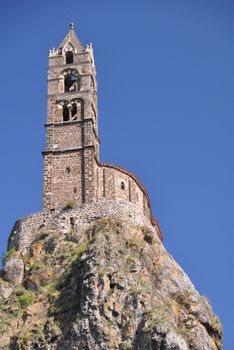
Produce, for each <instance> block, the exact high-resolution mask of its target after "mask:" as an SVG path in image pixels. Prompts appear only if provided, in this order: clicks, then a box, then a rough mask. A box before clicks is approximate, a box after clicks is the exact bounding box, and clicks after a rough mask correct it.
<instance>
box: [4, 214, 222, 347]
mask: <svg viewBox="0 0 234 350" xmlns="http://www.w3.org/2000/svg"><path fill="white" fill-rule="evenodd" d="M221 340H222V328H221V325H220V323H219V321H218V318H217V317H216V316H215V315H214V314H213V312H212V310H211V307H210V306H209V304H208V302H207V299H206V298H205V297H202V296H200V295H199V294H198V292H197V291H196V290H195V288H194V286H193V285H192V283H191V282H190V280H189V279H188V277H187V275H186V274H185V273H184V272H183V270H182V269H181V268H180V267H179V266H178V264H177V263H176V262H175V261H174V259H173V258H172V257H171V256H170V255H169V254H168V253H167V252H166V250H165V248H164V247H163V245H162V243H161V242H160V241H159V239H158V238H157V237H156V235H155V232H154V231H150V229H149V228H145V227H137V226H134V225H132V224H130V223H128V222H124V221H121V220H116V219H113V218H106V219H101V220H98V221H96V222H95V223H94V224H91V225H89V226H88V227H86V228H84V229H83V230H80V231H79V232H70V233H69V234H66V235H61V233H60V232H56V231H46V230H44V231H41V232H40V237H39V239H38V240H37V241H35V242H34V243H33V245H32V249H31V251H30V252H29V253H28V254H27V255H22V254H20V253H19V252H16V251H14V249H11V250H10V251H9V252H8V253H7V255H6V256H5V266H4V271H3V272H2V278H1V279H0V349H1V350H5V349H21V350H23V349H25V350H26V349H28V350H29V349H31V350H33V349H35V350H36V349H51V350H52V349H59V350H63V349H74V350H75V349H77V350H78V349H84V350H99V349H100V350H101V349H106V350H112V349H113V350H114V349H115V350H117V349H120V350H130V349H134V350H169V349H170V350H177V349H178V350H179V349H180V350H188V349H194V350H195V349H196V350H211V349H212V350H217V349H221V348H222V345H221Z"/></svg>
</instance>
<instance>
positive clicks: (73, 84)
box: [63, 69, 80, 92]
mask: <svg viewBox="0 0 234 350" xmlns="http://www.w3.org/2000/svg"><path fill="white" fill-rule="evenodd" d="M63 76H64V92H76V91H78V90H79V82H80V80H79V74H78V72H77V71H76V70H75V69H72V70H71V69H68V70H66V71H65V72H64V73H63Z"/></svg>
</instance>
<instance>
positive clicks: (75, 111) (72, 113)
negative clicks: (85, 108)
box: [71, 103, 77, 120]
mask: <svg viewBox="0 0 234 350" xmlns="http://www.w3.org/2000/svg"><path fill="white" fill-rule="evenodd" d="M71 115H72V120H76V119H77V105H76V103H73V104H72V110H71Z"/></svg>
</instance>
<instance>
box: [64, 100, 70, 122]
mask: <svg viewBox="0 0 234 350" xmlns="http://www.w3.org/2000/svg"><path fill="white" fill-rule="evenodd" d="M63 121H64V122H68V121H69V109H68V107H67V104H64V105H63Z"/></svg>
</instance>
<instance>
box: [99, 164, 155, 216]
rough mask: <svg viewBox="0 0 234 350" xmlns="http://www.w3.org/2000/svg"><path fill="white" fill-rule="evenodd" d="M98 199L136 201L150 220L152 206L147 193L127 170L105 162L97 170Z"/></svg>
mask: <svg viewBox="0 0 234 350" xmlns="http://www.w3.org/2000/svg"><path fill="white" fill-rule="evenodd" d="M97 172H98V173H97V201H99V200H102V199H108V200H110V199H111V200H116V201H119V200H124V201H129V202H131V203H134V204H135V205H136V206H137V207H138V208H139V209H140V210H141V211H142V213H143V214H144V215H145V216H146V217H147V218H148V219H149V220H150V219H151V208H150V203H149V200H148V198H147V193H146V191H145V189H144V188H143V186H142V185H140V184H139V183H138V182H137V181H136V180H135V176H134V175H132V174H131V173H130V172H128V171H127V170H124V169H122V168H120V167H117V166H115V165H111V164H109V165H108V166H105V163H104V164H103V165H101V167H99V168H98V170H97Z"/></svg>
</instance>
